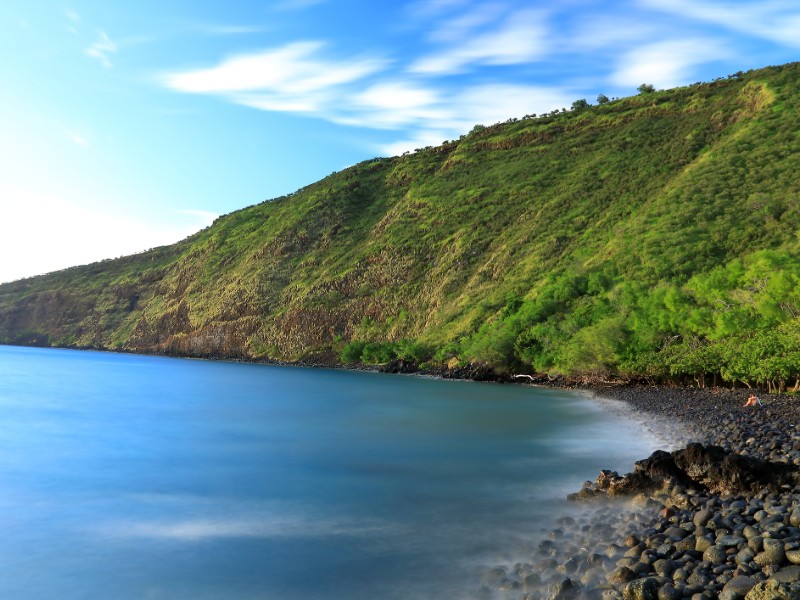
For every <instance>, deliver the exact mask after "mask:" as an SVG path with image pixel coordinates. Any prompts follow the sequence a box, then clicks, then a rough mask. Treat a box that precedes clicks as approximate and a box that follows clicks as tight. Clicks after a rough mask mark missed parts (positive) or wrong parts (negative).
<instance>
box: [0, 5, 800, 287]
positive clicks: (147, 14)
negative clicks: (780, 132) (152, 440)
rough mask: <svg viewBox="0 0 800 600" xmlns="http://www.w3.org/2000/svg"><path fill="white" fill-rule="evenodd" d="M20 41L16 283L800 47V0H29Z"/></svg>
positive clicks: (2, 243)
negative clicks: (581, 104) (521, 122)
mask: <svg viewBox="0 0 800 600" xmlns="http://www.w3.org/2000/svg"><path fill="white" fill-rule="evenodd" d="M0 51H1V52H2V54H1V55H0V56H2V58H0V76H1V77H2V80H3V86H2V93H0V103H1V106H0V126H1V127H2V132H3V135H2V136H0V160H2V177H0V198H2V203H1V204H0V253H2V260H0V281H8V280H12V279H17V278H20V277H24V276H29V275H35V274H39V273H43V272H48V271H51V270H55V269H60V268H64V267H67V266H71V265H76V264H85V263H87V262H92V261H95V260H100V259H103V258H114V257H117V256H121V255H125V254H129V253H133V252H137V251H141V250H144V249H147V248H150V247H153V246H157V245H162V244H167V243H172V242H174V241H177V240H179V239H181V238H183V237H185V236H186V235H189V234H190V233H192V232H194V231H196V230H198V229H200V228H202V227H204V226H206V225H208V224H209V223H210V222H211V220H213V218H214V217H215V216H217V215H220V214H225V213H228V212H231V211H233V210H236V209H238V208H242V207H244V206H248V205H250V204H254V203H257V202H260V201H262V200H265V199H268V198H274V197H277V196H280V195H283V194H285V193H288V192H292V191H294V190H296V189H297V188H299V187H302V186H304V185H307V184H309V183H311V182H313V181H316V180H318V179H320V178H321V177H323V176H325V175H327V174H329V173H331V172H333V171H338V170H341V169H343V168H345V167H347V166H348V165H351V164H354V163H356V162H359V161H361V160H364V159H367V158H371V157H375V156H389V155H394V154H400V153H402V152H404V151H406V150H411V151H413V150H414V148H418V147H423V146H427V145H434V144H439V143H441V142H442V141H444V140H448V139H454V138H457V137H458V136H460V135H461V134H463V133H466V132H468V131H469V130H470V129H471V128H472V127H473V126H474V125H475V124H478V123H482V124H491V123H495V122H497V121H503V120H506V119H508V118H510V117H521V116H523V115H526V114H534V113H537V114H538V113H542V112H545V111H550V110H553V109H555V108H561V107H569V105H570V104H571V103H572V101H574V100H576V99H579V98H586V99H587V100H589V101H590V102H594V101H595V98H596V97H597V95H598V94H599V93H603V94H605V95H607V96H611V97H613V96H620V97H621V96H628V95H632V94H635V93H636V87H637V86H638V85H639V84H641V83H652V84H654V85H655V86H656V87H657V88H669V87H675V86H679V85H685V84H689V83H693V82H695V81H707V80H710V79H713V78H715V77H720V76H726V75H728V74H730V73H734V72H736V71H739V70H748V69H752V68H759V67H762V66H767V65H773V64H781V63H785V62H790V61H794V60H797V59H798V56H799V55H800V3H798V2H797V1H796V0H791V1H787V0H764V1H754V2H750V1H748V2H744V1H710V0H631V1H629V2H614V1H613V0H598V1H595V0H558V1H533V0H529V1H520V0H495V1H492V0H489V1H485V2H484V1H476V0H409V1H407V2H402V1H399V0H395V1H392V2H374V1H367V0H358V1H356V0H273V1H269V0H262V1H256V0H251V1H244V0H227V1H225V2H211V1H188V0H175V1H173V0H169V1H166V0H157V1H156V0H140V1H139V2H136V3H127V2H126V3H123V2H113V1H109V0H83V1H81V0H75V1H72V2H59V1H50V0H27V1H26V2H6V3H2V6H0Z"/></svg>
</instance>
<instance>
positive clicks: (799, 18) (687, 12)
mask: <svg viewBox="0 0 800 600" xmlns="http://www.w3.org/2000/svg"><path fill="white" fill-rule="evenodd" d="M640 3H641V4H642V5H643V6H645V7H648V8H651V9H657V10H661V11H664V12H668V13H671V14H675V15H679V16H681V17H683V18H690V19H695V20H698V21H704V22H706V23H713V24H715V25H718V26H722V27H726V28H728V29H731V30H734V31H737V32H739V33H744V34H747V35H749V36H756V37H760V38H763V39H767V40H770V41H772V42H775V43H777V44H783V45H786V46H790V47H793V48H800V33H799V32H800V6H799V5H798V3H797V1H796V0H788V1H787V0H773V1H771V2H747V3H742V2H703V1H702V0H700V1H698V0H691V1H689V0H640Z"/></svg>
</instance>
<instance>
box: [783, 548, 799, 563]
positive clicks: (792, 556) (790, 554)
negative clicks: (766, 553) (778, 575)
mask: <svg viewBox="0 0 800 600" xmlns="http://www.w3.org/2000/svg"><path fill="white" fill-rule="evenodd" d="M786 559H787V560H788V561H789V562H790V563H792V564H793V565H800V549H796V550H787V551H786Z"/></svg>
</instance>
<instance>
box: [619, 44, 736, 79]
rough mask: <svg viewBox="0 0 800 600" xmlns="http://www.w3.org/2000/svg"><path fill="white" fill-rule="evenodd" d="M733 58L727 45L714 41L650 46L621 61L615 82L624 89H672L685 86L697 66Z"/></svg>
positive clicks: (640, 48)
mask: <svg viewBox="0 0 800 600" xmlns="http://www.w3.org/2000/svg"><path fill="white" fill-rule="evenodd" d="M730 55H731V51H730V49H729V48H728V47H727V46H726V45H725V44H724V43H722V42H720V41H718V40H713V39H699V38H698V39H684V40H670V41H664V42H656V43H653V44H646V45H643V46H640V47H638V48H636V49H635V50H631V51H629V52H627V53H625V54H624V55H623V56H622V57H621V58H620V60H619V61H618V63H617V66H616V70H615V71H614V73H613V74H612V76H611V81H612V83H614V84H615V85H619V86H624V87H633V86H637V85H639V84H642V83H653V84H655V85H656V86H657V87H660V88H672V87H676V86H679V85H681V84H683V83H685V82H686V79H687V77H688V76H690V74H691V73H692V70H693V67H695V66H696V65H699V64H703V63H707V62H711V61H713V60H720V59H723V58H727V57H729V56H730Z"/></svg>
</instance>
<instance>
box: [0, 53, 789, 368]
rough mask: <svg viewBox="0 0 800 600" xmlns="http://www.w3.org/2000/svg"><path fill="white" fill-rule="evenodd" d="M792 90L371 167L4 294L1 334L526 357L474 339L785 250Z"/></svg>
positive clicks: (62, 341) (600, 111) (223, 347)
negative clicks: (525, 313)
mask: <svg viewBox="0 0 800 600" xmlns="http://www.w3.org/2000/svg"><path fill="white" fill-rule="evenodd" d="M798 83H800V67H798V65H797V64H791V65H786V66H783V67H779V68H769V69H764V70H760V71H754V72H751V73H748V74H746V75H744V76H743V77H741V78H730V79H727V80H721V81H717V82H714V83H710V84H703V85H696V86H691V87H688V88H679V89H676V90H670V91H665V92H658V93H655V94H646V95H640V96H636V97H632V98H627V99H622V100H618V101H615V102H612V103H610V104H606V105H603V106H598V107H592V108H590V109H588V110H584V111H580V112H570V113H567V114H560V115H557V116H548V117H544V118H538V119H522V120H518V121H511V122H507V123H503V124H497V125H494V126H490V127H487V128H476V130H474V131H473V132H472V133H471V134H470V135H468V136H465V137H463V138H462V139H460V140H457V141H453V142H447V143H445V144H443V145H442V146H439V147H436V148H428V149H423V150H421V151H418V152H416V153H414V154H410V155H406V156H402V157H396V158H391V159H377V160H374V161H367V162H364V163H361V164H359V165H356V166H354V167H352V168H350V169H347V170H345V171H342V172H341V173H336V174H334V175H331V176H329V177H327V178H325V179H323V180H322V181H319V182H317V183H314V184H312V185H310V186H308V187H306V188H303V189H302V190H299V191H298V192H296V193H295V194H292V195H291V196H289V197H285V198H281V199H277V200H274V201H269V202H265V203H262V204H259V205H257V206H252V207H249V208H246V209H243V210H240V211H237V212H235V213H232V214H230V215H227V216H225V217H222V218H220V219H219V220H217V222H215V223H214V225H213V226H211V227H210V228H208V229H206V230H204V231H202V232H200V233H198V234H196V235H194V236H192V237H190V238H188V239H187V240H184V241H182V242H180V243H178V244H176V245H174V246H170V247H165V248H160V249H156V250H153V251H150V252H148V253H144V254H141V255H137V256H133V257H127V258H124V259H119V260H116V261H106V262H103V263H99V264H96V265H90V266H87V267H79V268H75V269H69V270H66V271H61V272H58V273H54V274H50V275H45V276H42V277H37V278H33V279H28V280H23V281H20V282H14V283H11V284H6V285H2V286H0V340H2V339H5V340H6V341H14V342H23V343H36V342H37V341H38V342H42V343H50V344H59V345H72V346H79V347H106V348H126V349H131V350H136V351H148V352H153V351H157V352H162V351H166V352H173V353H178V354H186V355H223V356H248V357H270V358H284V359H286V358H288V359H296V358H300V357H303V356H307V355H310V354H315V353H320V352H322V353H324V352H326V351H330V350H331V349H332V348H339V347H340V346H341V345H342V343H343V342H346V341H348V340H351V339H362V340H397V339H400V338H413V339H417V340H420V341H422V342H426V343H429V344H432V345H433V346H436V347H440V346H442V345H444V344H445V343H447V342H450V341H454V340H462V342H463V344H462V353H463V356H464V358H480V359H485V360H488V361H489V362H495V363H502V362H504V361H507V360H517V359H519V358H520V357H522V356H525V353H524V352H520V351H519V349H517V352H516V354H515V355H514V357H511V358H509V357H508V356H506V357H505V358H504V357H503V355H502V353H501V355H500V357H499V358H498V357H496V356H495V355H493V354H492V353H491V352H490V353H488V355H486V356H484V355H485V354H486V353H485V352H484V353H483V354H482V352H481V349H480V348H481V344H480V343H479V342H480V341H481V335H482V334H476V332H477V331H479V329H480V328H481V326H483V327H484V330H486V324H487V323H489V324H491V323H502V320H503V318H505V317H507V316H508V315H509V310H510V309H509V299H510V298H515V299H517V300H515V302H516V304H515V305H514V306H513V307H511V310H513V309H516V308H518V306H519V303H520V302H522V303H525V302H528V303H532V302H536V301H537V299H538V300H541V296H542V294H543V293H545V292H547V293H550V292H548V291H547V290H550V289H551V288H552V287H553V285H554V282H557V281H560V280H559V277H562V279H563V278H569V277H572V278H578V279H580V280H581V281H582V282H583V283H581V284H580V286H579V287H580V289H578V290H577V291H576V292H575V293H573V294H571V295H570V294H567V296H568V297H566V298H562V299H561V300H559V299H558V298H555V299H554V301H555V302H558V301H561V303H562V306H561V308H560V309H559V311H560V312H559V311H554V310H552V309H550V310H548V311H546V314H544V313H543V315H542V316H541V318H540V321H542V322H544V320H545V319H546V318H549V317H552V315H553V314H554V312H559V314H561V319H562V321H565V322H566V321H569V320H570V319H573V321H575V318H574V315H573V313H574V312H575V311H580V310H587V311H590V310H594V309H595V308H597V306H600V305H602V306H605V307H606V308H602V309H598V310H601V312H602V313H603V314H600V315H599V316H597V315H595V316H589V317H586V318H585V319H583V320H582V321H581V320H580V319H578V320H577V321H575V323H577V324H576V325H574V326H571V327H566V326H562V325H559V327H561V329H560V332H561V334H562V335H563V336H564V337H565V338H568V337H569V336H572V335H575V334H576V333H577V332H578V331H579V330H580V329H581V328H582V327H588V326H591V325H594V324H596V323H597V322H598V321H600V320H602V317H604V316H608V314H611V312H613V310H614V309H613V307H612V308H608V306H610V305H613V303H614V299H613V296H614V293H615V290H616V291H617V292H619V289H620V288H619V285H620V284H621V282H623V281H624V282H627V283H629V284H630V283H631V282H634V283H635V284H637V286H638V287H637V289H640V290H643V289H649V288H650V289H652V288H653V287H657V286H658V285H660V284H662V283H665V282H667V283H671V284H676V285H683V284H685V283H686V282H687V281H689V279H690V277H691V276H692V275H694V274H697V273H704V272H708V271H710V270H711V269H713V268H714V267H716V266H719V265H724V264H726V263H728V262H729V261H731V260H733V259H734V258H736V257H739V256H741V255H743V254H746V253H752V252H754V251H756V250H759V249H764V248H772V249H779V250H780V251H782V252H787V253H796V251H797V243H798V241H797V236H796V232H797V231H798V226H800V211H799V206H800V205H799V204H798V194H800V175H798V174H797V173H798V171H799V170H798V162H797V153H796V150H797V146H798V139H797V135H798V134H797V133H796V132H797V131H800V116H799V115H798V112H797V105H798V103H797V101H798V95H800V92H799V91H798V90H800V86H799V85H798ZM587 278H588V280H591V281H592V282H594V287H592V285H589V286H588V287H587V286H586V283H585V282H586V281H587ZM548 286H549V287H548ZM581 298H584V299H589V300H591V302H589V300H586V302H585V303H584V304H585V305H584V307H583V308H582V305H581V302H582V301H583V300H581ZM601 300H602V302H601ZM587 307H588V308H587ZM592 307H594V308H592ZM503 311H505V312H503ZM603 311H605V312H603ZM609 311H611V312H609ZM527 325H530V323H528V324H527ZM518 333H519V332H515V335H517V334H518ZM489 335H490V333H487V334H486V336H489ZM486 336H484V337H486ZM551 337H552V336H551ZM487 339H488V338H487ZM467 342H469V343H467ZM516 343H517V345H519V343H520V341H519V339H517V342H516ZM470 345H471V347H472V350H470ZM484 345H485V344H484ZM543 360H544V359H541V360H539V363H540V365H541V366H542V367H544V368H548V367H554V366H555V367H558V361H557V360H555V359H553V360H550V364H547V361H546V360H545V361H544V362H542V361H543ZM534 364H536V360H534ZM564 364H566V363H564Z"/></svg>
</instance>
